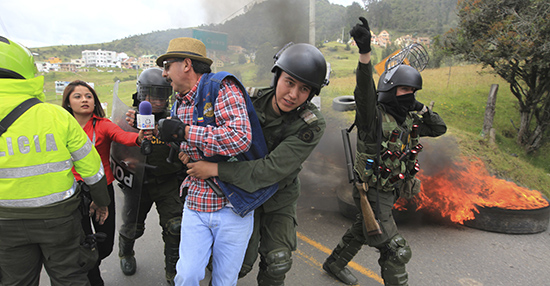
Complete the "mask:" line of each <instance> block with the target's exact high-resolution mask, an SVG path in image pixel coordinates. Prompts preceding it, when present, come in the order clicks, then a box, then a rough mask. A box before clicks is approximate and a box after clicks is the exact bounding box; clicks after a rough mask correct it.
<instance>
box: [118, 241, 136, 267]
mask: <svg viewBox="0 0 550 286" xmlns="http://www.w3.org/2000/svg"><path fill="white" fill-rule="evenodd" d="M118 238H119V239H118V257H120V269H121V270H122V273H124V275H128V276H130V275H134V274H135V273H136V269H137V265H136V258H135V257H134V254H135V253H134V243H135V242H136V241H135V240H134V239H129V238H126V237H124V236H122V235H119V236H118Z"/></svg>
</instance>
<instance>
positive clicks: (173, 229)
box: [164, 217, 181, 236]
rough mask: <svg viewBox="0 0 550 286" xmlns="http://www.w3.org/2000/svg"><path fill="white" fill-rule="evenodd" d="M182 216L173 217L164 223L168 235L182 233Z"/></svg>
mask: <svg viewBox="0 0 550 286" xmlns="http://www.w3.org/2000/svg"><path fill="white" fill-rule="evenodd" d="M180 230H181V217H173V218H171V219H169V220H168V221H167V222H166V224H165V225H164V232H166V234H168V235H177V236H179V235H180Z"/></svg>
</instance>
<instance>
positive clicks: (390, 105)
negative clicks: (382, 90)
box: [380, 88, 416, 124]
mask: <svg viewBox="0 0 550 286" xmlns="http://www.w3.org/2000/svg"><path fill="white" fill-rule="evenodd" d="M388 93H393V94H392V95H391V96H388V95H387V94H386V96H384V98H385V100H384V101H382V102H380V104H382V105H383V106H384V108H385V110H386V112H387V113H389V114H391V115H392V116H393V117H394V118H395V120H396V121H397V123H399V124H402V123H403V122H404V121H405V119H406V117H407V114H408V113H409V111H410V110H412V108H413V106H414V103H415V102H416V98H415V95H414V93H407V94H403V95H400V96H396V95H395V93H396V88H392V89H391V90H390V91H389V92H388ZM390 98H391V99H390ZM388 99H390V100H388Z"/></svg>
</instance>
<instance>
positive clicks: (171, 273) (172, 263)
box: [164, 241, 180, 285]
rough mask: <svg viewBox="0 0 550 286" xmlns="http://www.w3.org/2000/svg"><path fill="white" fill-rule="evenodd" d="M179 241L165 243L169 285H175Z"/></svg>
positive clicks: (165, 260)
mask: <svg viewBox="0 0 550 286" xmlns="http://www.w3.org/2000/svg"><path fill="white" fill-rule="evenodd" d="M179 257H180V255H179V241H178V242H177V243H169V242H165V243H164V263H165V265H166V266H165V268H164V270H165V271H166V281H167V282H168V284H169V285H174V277H176V264H177V263H178V259H179Z"/></svg>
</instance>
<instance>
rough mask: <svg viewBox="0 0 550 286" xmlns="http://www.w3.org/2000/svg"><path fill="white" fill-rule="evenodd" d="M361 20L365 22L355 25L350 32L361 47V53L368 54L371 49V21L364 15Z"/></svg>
mask: <svg viewBox="0 0 550 286" xmlns="http://www.w3.org/2000/svg"><path fill="white" fill-rule="evenodd" d="M359 20H361V22H363V24H357V25H355V27H353V28H352V29H351V31H349V34H350V36H352V37H353V39H354V40H355V43H356V44H357V47H358V48H359V53H360V54H366V53H368V52H370V51H371V48H370V39H371V37H372V35H371V33H370V28H369V22H367V19H365V18H364V17H359Z"/></svg>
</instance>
